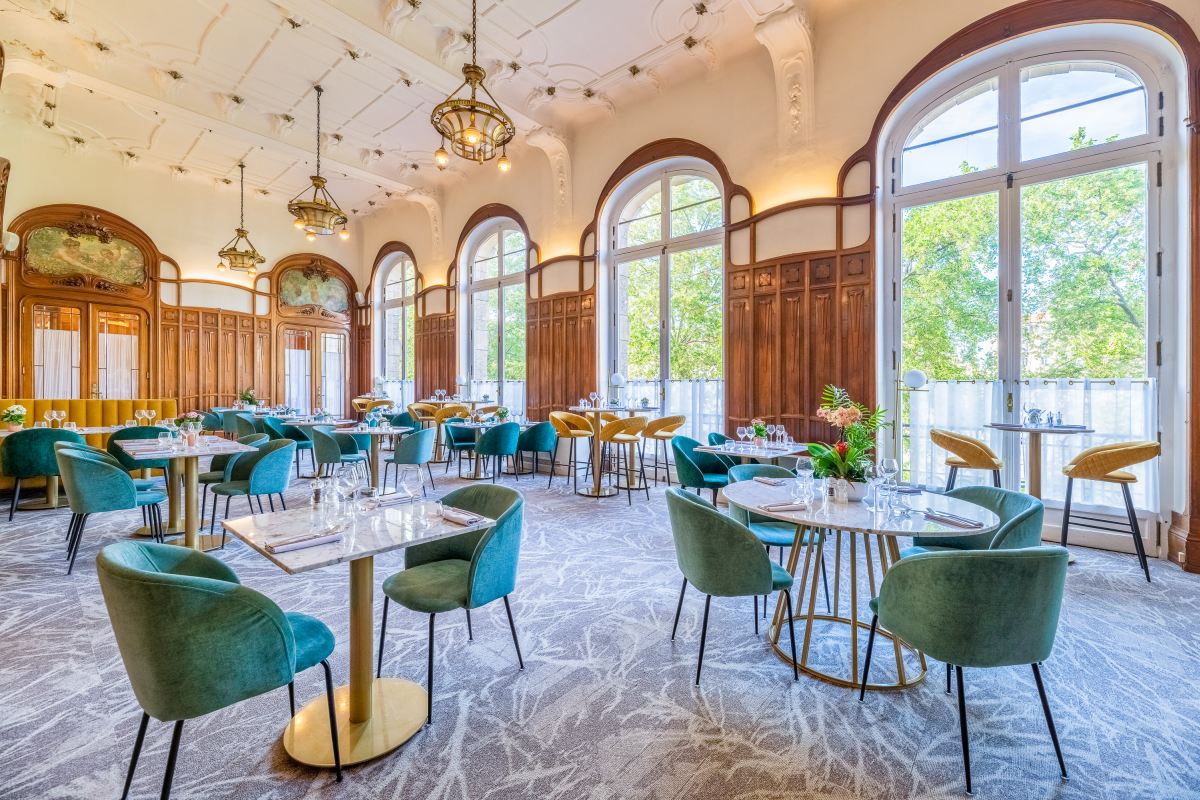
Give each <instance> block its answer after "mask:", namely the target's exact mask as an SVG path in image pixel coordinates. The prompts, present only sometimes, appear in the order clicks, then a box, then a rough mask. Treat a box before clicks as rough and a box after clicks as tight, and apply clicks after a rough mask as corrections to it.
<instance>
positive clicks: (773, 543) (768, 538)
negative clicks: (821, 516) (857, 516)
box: [717, 434, 830, 616]
mask: <svg viewBox="0 0 1200 800" xmlns="http://www.w3.org/2000/svg"><path fill="white" fill-rule="evenodd" d="M717 435H718V436H719V435H720V434H717ZM758 477H762V478H783V479H785V480H795V479H796V475H795V473H793V472H792V471H791V470H790V469H786V468H785V467H780V466H776V465H774V464H737V465H735V466H733V467H730V469H729V482H730V483H737V482H738V481H752V480H754V479H755V478H758ZM729 516H730V517H732V518H733V519H736V520H737V521H738V522H740V523H742V524H743V525H745V526H746V527H747V528H749V529H750V532H751V533H753V534H754V536H755V537H756V538H757V539H758V540H759V541H760V542H762V543H763V546H764V547H766V548H767V552H768V553H770V552H771V548H772V547H778V548H779V564H780V566H782V565H783V548H785V547H791V546H792V544H793V543H795V544H796V545H797V546H800V545H807V544H808V543H809V540H810V539H812V540H813V541H815V537H814V536H813V532H812V531H811V530H809V529H807V528H806V529H805V530H804V533H803V535H802V536H801V538H800V541H796V526H795V525H793V524H792V523H790V522H783V521H781V520H777V519H771V518H770V517H764V516H763V515H762V514H752V513H750V512H749V511H746V509H744V508H740V507H739V506H735V505H733V504H732V503H731V504H730V506H729ZM821 584H822V585H823V586H824V588H825V608H827V609H828V608H830V605H829V578H828V576H827V575H826V574H825V559H824V558H822V559H821ZM766 613H767V604H766V602H765V601H764V602H763V615H764V616H765V615H766Z"/></svg>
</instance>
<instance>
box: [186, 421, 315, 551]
mask: <svg viewBox="0 0 1200 800" xmlns="http://www.w3.org/2000/svg"><path fill="white" fill-rule="evenodd" d="M294 452H296V443H295V442H293V441H291V440H290V439H276V440H275V441H272V442H267V443H266V444H264V445H262V446H260V447H259V448H258V452H257V453H243V454H242V455H241V457H240V458H238V459H237V461H235V462H233V464H232V465H231V466H230V472H229V480H227V481H222V482H221V483H214V484H213V485H212V493H213V502H212V514H211V515H210V516H209V529H208V530H209V534H210V535H211V534H212V531H213V528H214V527H215V525H216V522H217V520H216V517H217V500H219V499H220V498H222V497H224V498H225V516H226V517H228V516H229V502H230V500H231V499H232V498H234V497H245V498H246V505H247V506H249V508H250V513H251V514H253V513H254V502H253V500H252V498H257V499H258V510H259V512H260V513H261V512H262V511H263V503H262V498H263V496H264V495H266V497H267V500H268V501H269V502H270V504H271V510H272V511H274V510H275V500H274V498H273V497H272V495H279V502H280V504H281V505H282V506H283V508H284V510H287V501H285V500H284V499H283V493H284V492H286V491H287V488H288V484H289V483H290V481H291V474H292V454H293V453H294ZM225 539H226V534H225V532H224V531H222V532H221V546H222V547H224V546H225Z"/></svg>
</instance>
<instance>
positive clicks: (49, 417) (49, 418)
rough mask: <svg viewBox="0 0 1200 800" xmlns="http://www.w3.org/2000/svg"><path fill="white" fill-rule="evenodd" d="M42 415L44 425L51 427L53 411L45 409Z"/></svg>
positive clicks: (52, 425) (52, 424)
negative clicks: (44, 419) (44, 421)
mask: <svg viewBox="0 0 1200 800" xmlns="http://www.w3.org/2000/svg"><path fill="white" fill-rule="evenodd" d="M42 416H43V417H45V418H46V426H47V427H49V428H53V427H54V412H53V411H47V412H46V413H45V414H42Z"/></svg>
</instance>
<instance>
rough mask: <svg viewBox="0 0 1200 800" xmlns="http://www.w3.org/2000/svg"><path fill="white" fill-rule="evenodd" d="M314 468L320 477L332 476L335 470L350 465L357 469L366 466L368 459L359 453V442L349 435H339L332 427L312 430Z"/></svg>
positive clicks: (319, 427)
mask: <svg viewBox="0 0 1200 800" xmlns="http://www.w3.org/2000/svg"><path fill="white" fill-rule="evenodd" d="M312 445H313V458H314V459H315V461H314V464H315V466H314V467H313V468H314V469H315V470H316V472H317V474H318V475H331V474H333V472H334V470H335V469H339V468H341V467H342V466H343V465H345V464H350V465H353V466H354V467H355V469H361V468H362V467H364V466H366V463H367V457H366V456H364V455H363V454H362V453H360V452H359V451H358V442H356V441H355V440H354V438H353V437H351V436H350V434H348V433H338V432H337V431H335V430H334V429H333V427H332V426H325V425H320V426H317V427H314V428H313V429H312Z"/></svg>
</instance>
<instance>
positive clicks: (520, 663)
mask: <svg viewBox="0 0 1200 800" xmlns="http://www.w3.org/2000/svg"><path fill="white" fill-rule="evenodd" d="M504 613H506V614H508V629H509V630H510V631H512V637H513V647H515V648H516V649H517V665H518V667H519V668H520V669H522V670H523V669H525V659H523V658H521V643H520V642H519V641H517V626H516V624H515V623H514V622H513V615H512V607H511V606H509V604H508V595H504Z"/></svg>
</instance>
